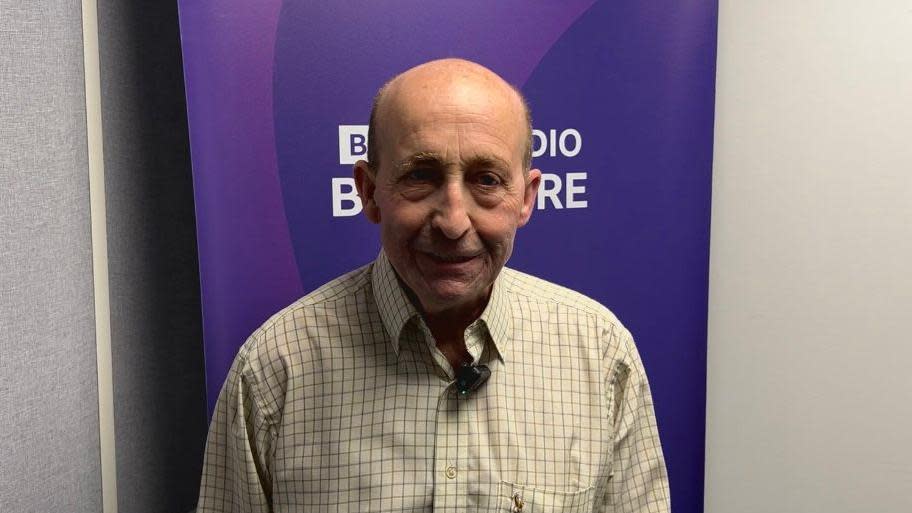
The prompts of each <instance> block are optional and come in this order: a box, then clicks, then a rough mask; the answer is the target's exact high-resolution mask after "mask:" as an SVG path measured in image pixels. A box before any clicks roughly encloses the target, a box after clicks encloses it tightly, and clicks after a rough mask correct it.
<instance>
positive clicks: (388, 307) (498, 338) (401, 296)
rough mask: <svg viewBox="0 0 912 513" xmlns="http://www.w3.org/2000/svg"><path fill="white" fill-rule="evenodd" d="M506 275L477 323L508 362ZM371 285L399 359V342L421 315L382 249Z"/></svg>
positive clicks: (497, 283)
mask: <svg viewBox="0 0 912 513" xmlns="http://www.w3.org/2000/svg"><path fill="white" fill-rule="evenodd" d="M505 271H506V269H502V270H501V273H500V276H498V277H497V279H496V280H495V281H494V287H493V288H492V290H491V297H490V298H488V304H487V306H485V309H484V311H483V312H482V313H481V315H480V316H479V317H478V320H479V321H480V322H481V324H482V325H483V326H484V327H485V329H487V331H488V334H489V335H490V336H491V340H492V341H493V342H494V347H495V349H496V350H497V352H498V354H499V355H500V357H501V358H503V359H505V358H506V353H505V351H506V350H507V347H508V345H509V343H510V333H511V331H512V316H511V312H510V301H509V297H508V296H509V295H508V291H507V288H508V283H507V281H508V280H506V279H505V277H504V272H505ZM371 282H372V285H373V289H374V298H375V301H376V302H377V309H378V310H379V311H380V318H381V319H382V321H383V326H384V327H385V328H386V332H387V334H388V335H389V338H390V343H391V344H392V346H393V351H394V352H395V353H396V355H397V356H398V355H399V339H400V336H401V335H402V330H403V328H405V326H406V324H408V322H409V321H410V320H411V319H412V318H414V317H416V316H418V315H419V313H418V310H417V309H416V308H415V305H413V304H412V302H411V301H410V300H409V298H408V296H407V295H406V294H405V291H404V290H403V289H402V286H401V285H400V284H399V280H398V278H397V277H396V271H395V270H394V269H393V266H392V264H391V263H390V261H389V258H388V257H387V256H386V252H384V251H383V250H382V249H381V250H380V254H379V255H377V259H376V260H375V261H374V266H373V271H372V273H371Z"/></svg>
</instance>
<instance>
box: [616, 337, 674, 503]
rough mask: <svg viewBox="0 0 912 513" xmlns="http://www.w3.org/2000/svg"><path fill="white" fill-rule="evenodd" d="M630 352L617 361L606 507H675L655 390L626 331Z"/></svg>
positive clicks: (623, 339)
mask: <svg viewBox="0 0 912 513" xmlns="http://www.w3.org/2000/svg"><path fill="white" fill-rule="evenodd" d="M624 346H626V349H627V351H628V353H627V356H629V358H624V359H623V360H620V361H618V362H617V363H616V364H615V365H614V369H613V372H612V373H611V376H610V378H609V386H611V387H612V391H613V398H614V400H613V408H614V411H615V415H614V419H613V420H614V428H615V443H614V460H613V466H612V471H611V475H610V477H609V480H608V490H607V494H606V497H605V498H604V503H603V504H604V507H603V508H602V511H603V513H607V512H617V513H670V511H671V504H670V502H671V501H670V498H669V497H670V494H669V491H668V474H667V471H666V469H665V458H664V456H663V454H662V445H661V442H660V440H659V432H658V427H657V425H656V419H655V412H654V409H653V404H652V393H651V392H650V389H649V382H648V380H647V379H646V374H645V371H644V370H643V365H642V363H641V361H640V358H639V354H637V351H636V348H635V346H634V345H633V339H632V338H631V337H630V334H629V333H628V332H626V330H625V334H624V337H623V338H622V347H624Z"/></svg>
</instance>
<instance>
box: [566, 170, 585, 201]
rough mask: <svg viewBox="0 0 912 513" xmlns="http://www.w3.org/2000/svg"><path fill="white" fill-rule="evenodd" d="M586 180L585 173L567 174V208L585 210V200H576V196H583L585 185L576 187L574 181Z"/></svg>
mask: <svg viewBox="0 0 912 513" xmlns="http://www.w3.org/2000/svg"><path fill="white" fill-rule="evenodd" d="M577 180H580V181H583V180H586V173H567V208H586V207H588V206H589V202H588V201H587V200H578V199H576V195H577V194H585V193H586V186H585V185H576V181H577Z"/></svg>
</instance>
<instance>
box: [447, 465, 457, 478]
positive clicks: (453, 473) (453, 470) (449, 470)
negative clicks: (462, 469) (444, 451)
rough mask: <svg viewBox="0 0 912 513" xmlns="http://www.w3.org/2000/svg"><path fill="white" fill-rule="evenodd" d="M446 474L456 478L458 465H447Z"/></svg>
mask: <svg viewBox="0 0 912 513" xmlns="http://www.w3.org/2000/svg"><path fill="white" fill-rule="evenodd" d="M446 476H447V477H448V478H450V479H456V467H447V469H446Z"/></svg>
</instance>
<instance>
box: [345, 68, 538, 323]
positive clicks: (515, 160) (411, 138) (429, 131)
mask: <svg viewBox="0 0 912 513" xmlns="http://www.w3.org/2000/svg"><path fill="white" fill-rule="evenodd" d="M378 116H380V117H381V119H382V126H383V128H382V129H380V130H378V132H377V137H379V138H380V140H379V141H376V143H377V144H379V145H380V150H379V162H377V163H372V164H373V165H369V164H368V163H366V162H364V161H361V162H358V164H356V165H355V181H356V184H357V186H358V191H359V194H360V195H361V198H362V202H363V205H364V211H365V215H366V216H367V217H368V219H370V220H371V221H373V222H375V223H379V225H380V231H381V241H382V244H383V248H384V251H385V252H386V254H387V256H388V257H389V260H390V263H391V264H392V266H393V268H394V269H395V270H396V272H397V274H398V275H399V277H400V278H401V280H402V281H403V282H404V283H405V285H406V286H407V287H408V288H409V289H410V290H411V292H412V294H413V295H414V296H415V297H416V298H417V299H418V301H419V302H420V303H421V304H420V306H421V308H422V309H423V310H424V311H425V312H427V313H432V314H433V313H440V312H445V311H451V310H454V309H455V310H464V309H469V310H478V312H477V313H480V309H481V308H483V307H484V304H485V303H486V301H487V298H488V294H489V293H490V290H491V285H492V284H493V282H494V280H495V278H496V277H497V275H498V273H499V272H500V270H501V269H502V268H503V266H504V264H505V263H506V262H507V259H509V257H510V254H511V252H512V250H513V240H514V236H515V234H516V230H517V228H519V227H520V226H523V225H524V224H525V223H526V222H527V221H528V220H529V217H530V215H531V213H532V207H533V204H534V199H535V193H536V191H537V189H538V184H539V181H540V176H541V174H540V173H539V171H538V170H535V169H533V170H529V171H526V170H524V166H523V157H524V154H525V148H526V144H527V140H526V137H527V135H528V128H527V125H526V121H525V112H524V110H523V106H522V103H521V100H520V98H519V96H518V95H517V93H516V92H515V91H513V90H512V89H511V88H510V87H509V86H508V85H507V84H506V83H505V82H503V80H502V79H500V77H498V76H497V75H494V74H493V73H492V72H490V71H489V70H487V69H485V68H483V67H481V66H478V65H476V64H473V63H468V62H465V61H452V60H448V61H435V62H432V63H428V64H425V65H422V66H419V67H417V68H413V69H412V70H409V71H407V72H405V73H404V74H402V75H400V76H399V77H397V78H396V79H395V80H394V81H393V82H391V83H390V85H389V86H388V87H387V88H386V89H385V91H384V93H383V96H382V100H381V103H380V105H379V106H378Z"/></svg>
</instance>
